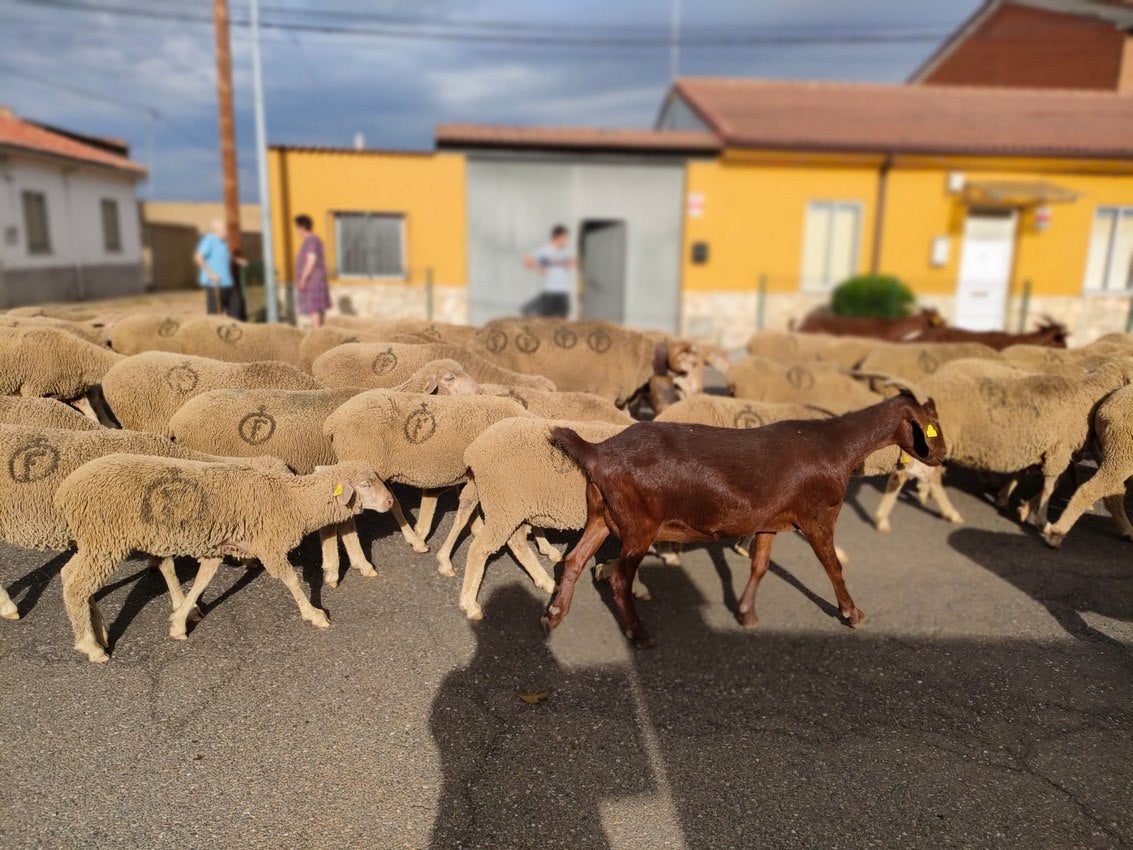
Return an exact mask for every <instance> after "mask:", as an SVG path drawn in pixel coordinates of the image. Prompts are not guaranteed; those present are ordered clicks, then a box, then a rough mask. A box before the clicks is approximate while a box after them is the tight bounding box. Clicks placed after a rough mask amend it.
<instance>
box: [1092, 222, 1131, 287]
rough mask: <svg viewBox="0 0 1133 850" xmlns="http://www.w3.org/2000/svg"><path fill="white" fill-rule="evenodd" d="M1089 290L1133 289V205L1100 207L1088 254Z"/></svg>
mask: <svg viewBox="0 0 1133 850" xmlns="http://www.w3.org/2000/svg"><path fill="white" fill-rule="evenodd" d="M1082 288H1083V289H1084V290H1085V291H1086V292H1113V293H1122V292H1129V291H1130V290H1131V289H1133V207H1098V209H1097V212H1095V213H1094V226H1093V229H1092V230H1091V231H1090V249H1089V254H1088V255H1087V257H1086V275H1085V281H1084V283H1083V286H1082Z"/></svg>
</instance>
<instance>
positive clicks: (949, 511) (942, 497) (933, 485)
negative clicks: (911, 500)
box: [928, 481, 964, 525]
mask: <svg viewBox="0 0 1133 850" xmlns="http://www.w3.org/2000/svg"><path fill="white" fill-rule="evenodd" d="M928 493H929V495H930V496H931V497H932V499H933V501H935V502H936V506H937V507H938V508H940V515H941V516H942V517H944V518H945V519H946V520H948V521H949V522H950V523H952V524H953V525H963V524H964V518H963V517H962V516H960V512H959V511H958V510H956V507H955V506H954V505H953V504H952V500H951V499H949V498H948V491H947V490H945V489H944V483H943V482H942V481H929V482H928Z"/></svg>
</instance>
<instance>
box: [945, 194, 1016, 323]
mask: <svg viewBox="0 0 1133 850" xmlns="http://www.w3.org/2000/svg"><path fill="white" fill-rule="evenodd" d="M1014 253H1015V210H972V211H971V212H969V213H968V218H967V219H966V220H965V222H964V246H963V248H962V249H961V253H960V278H959V280H958V281H957V282H956V316H955V319H954V321H955V324H956V326H957V327H961V328H967V329H968V330H973V331H1001V330H1003V325H1004V320H1005V318H1006V313H1007V289H1008V285H1009V284H1010V281H1011V260H1012V257H1013V256H1014Z"/></svg>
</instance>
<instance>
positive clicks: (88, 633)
mask: <svg viewBox="0 0 1133 850" xmlns="http://www.w3.org/2000/svg"><path fill="white" fill-rule="evenodd" d="M107 560H108V561H109V562H110V564H109V566H108V567H107V566H106V565H105V564H103V563H101V561H96V560H95V559H94V557H93V556H91V555H90V554H88V553H87V552H85V551H83V550H81V549H80V550H79V551H78V552H76V553H75V554H74V556H72V558H71V560H70V561H68V562H67V565H66V566H65V567H63V571H62V573H61V574H60V575H61V577H62V579H63V607H64V608H65V609H66V611H67V618H68V619H69V620H70V621H71V631H72V632H73V633H74V636H75V649H76V650H78V651H79V652H81V653H83V654H84V655H86V657H87V658H88V659H90V660H91V661H93V662H95V663H102V662H104V661H109V660H110V656H109V655H107V654H106V648H105V647H104V646H103V645H102V643H101V642H100V641H99V640H98V639H97V638H96V635H95V627H96V622H95V619H94V611H95V610H96V608H97V606H96V605H95V602H94V600H93V599H92V598H91V597H92V596H93V594H94V591H95V590H97V589H98V587H99V586H100V585H101V584H102V580H103V579H104V578H105V577H106V576H107V575H109V574H110V573H111V572H113V571H114V567H115V565H116V564H117V563H118V561H116V560H112V559H110V558H107ZM100 619H101V616H100Z"/></svg>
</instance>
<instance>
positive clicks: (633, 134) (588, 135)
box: [436, 124, 720, 153]
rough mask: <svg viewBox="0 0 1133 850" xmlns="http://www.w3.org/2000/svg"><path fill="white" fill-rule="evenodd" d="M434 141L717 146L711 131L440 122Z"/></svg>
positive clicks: (666, 148) (619, 147) (664, 148)
mask: <svg viewBox="0 0 1133 850" xmlns="http://www.w3.org/2000/svg"><path fill="white" fill-rule="evenodd" d="M436 140H437V144H438V145H441V146H445V145H447V146H450V147H489V148H501V147H502V148H542V149H552V150H611V151H639V152H641V151H651V152H658V153H664V152H677V151H680V152H693V151H695V152H704V153H712V152H715V151H718V150H719V149H720V143H719V141H718V140H717V139H716V137H715V136H714V135H713V134H712V133H701V132H686V131H670V130H620V129H619V130H607V129H599V128H593V127H502V126H496V125H490V124H440V125H438V126H437V129H436Z"/></svg>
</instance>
